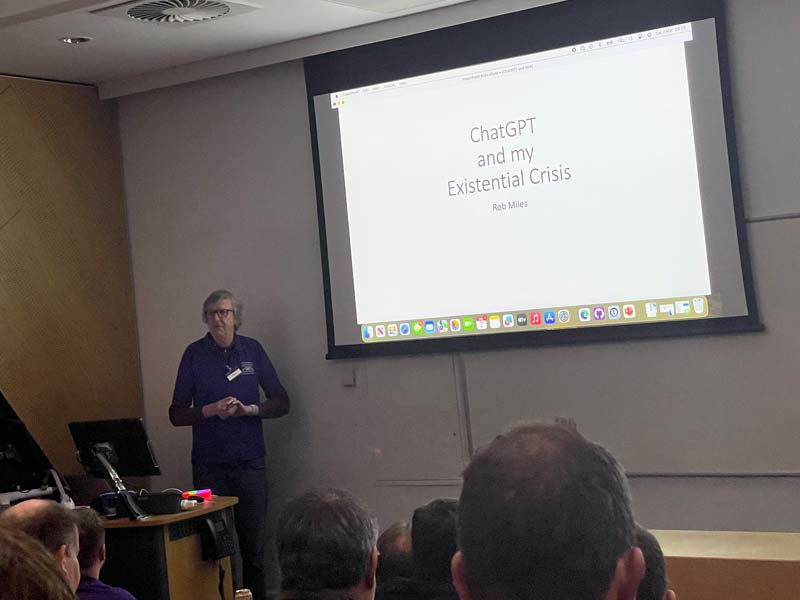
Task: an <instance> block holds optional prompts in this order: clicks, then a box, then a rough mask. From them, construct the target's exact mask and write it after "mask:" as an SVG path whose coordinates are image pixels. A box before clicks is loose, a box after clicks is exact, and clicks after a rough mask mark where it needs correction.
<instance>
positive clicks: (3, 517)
mask: <svg viewBox="0 0 800 600" xmlns="http://www.w3.org/2000/svg"><path fill="white" fill-rule="evenodd" d="M0 525H2V526H4V527H7V528H9V529H18V530H20V531H23V532H25V533H27V534H28V535H29V536H31V537H32V538H33V539H35V540H38V541H39V542H41V544H42V545H43V546H44V547H45V548H46V549H47V551H48V552H50V554H52V555H53V558H54V559H55V561H56V565H57V566H58V568H59V569H60V570H61V572H62V573H63V574H64V579H65V580H66V581H67V584H68V585H69V588H70V589H71V590H72V591H73V592H74V591H75V590H76V589H77V587H78V581H79V580H80V576H81V570H80V567H79V566H78V548H79V545H78V526H77V525H76V523H75V518H74V517H73V515H72V511H71V510H69V509H67V508H64V507H63V506H61V505H60V504H58V503H57V502H53V501H52V500H38V499H36V500H26V501H24V502H20V503H19V504H15V505H14V506H12V507H11V508H9V509H7V510H5V511H3V512H2V513H0Z"/></svg>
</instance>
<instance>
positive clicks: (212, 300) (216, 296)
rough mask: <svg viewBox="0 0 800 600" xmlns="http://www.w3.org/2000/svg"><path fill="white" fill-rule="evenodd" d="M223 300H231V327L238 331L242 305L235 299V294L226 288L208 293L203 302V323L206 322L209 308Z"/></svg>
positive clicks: (240, 323) (240, 322)
mask: <svg viewBox="0 0 800 600" xmlns="http://www.w3.org/2000/svg"><path fill="white" fill-rule="evenodd" d="M223 300H230V301H231V305H232V306H233V328H234V330H235V331H239V328H240V327H241V326H242V311H243V310H244V306H243V305H242V303H241V302H239V300H237V299H236V296H234V295H233V294H232V293H231V292H229V291H228V290H214V291H213V292H211V293H210V294H209V295H208V298H206V299H205V301H204V302H203V323H208V310H209V308H211V307H212V306H214V305H215V304H217V303H219V302H222V301H223Z"/></svg>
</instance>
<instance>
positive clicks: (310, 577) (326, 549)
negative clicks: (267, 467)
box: [275, 489, 378, 599]
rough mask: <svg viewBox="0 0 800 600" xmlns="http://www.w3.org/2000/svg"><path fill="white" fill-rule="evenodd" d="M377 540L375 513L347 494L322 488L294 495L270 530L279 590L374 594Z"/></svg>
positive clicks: (351, 595) (359, 594)
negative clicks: (275, 526) (274, 527)
mask: <svg viewBox="0 0 800 600" xmlns="http://www.w3.org/2000/svg"><path fill="white" fill-rule="evenodd" d="M377 539H378V524H377V521H376V519H375V517H373V516H372V513H371V512H370V511H369V510H368V509H367V508H366V507H365V506H364V505H363V504H362V503H361V502H360V501H359V500H357V499H356V498H355V497H353V496H352V495H350V494H349V493H347V492H345V491H343V490H337V489H322V490H314V491H311V492H307V493H305V494H303V495H302V496H300V497H299V498H295V499H294V500H292V501H291V502H289V504H287V505H286V507H285V508H284V509H283V511H282V512H281V515H280V517H279V518H278V525H277V531H276V534H275V544H276V547H277V552H278V562H279V564H280V570H281V591H282V592H284V593H286V592H289V593H294V594H297V593H301V594H314V593H320V594H330V593H336V592H346V593H347V594H348V595H349V596H350V597H352V598H354V599H356V598H372V597H374V594H375V569H376V567H377V562H378V551H377V549H376V547H375V544H376V542H377Z"/></svg>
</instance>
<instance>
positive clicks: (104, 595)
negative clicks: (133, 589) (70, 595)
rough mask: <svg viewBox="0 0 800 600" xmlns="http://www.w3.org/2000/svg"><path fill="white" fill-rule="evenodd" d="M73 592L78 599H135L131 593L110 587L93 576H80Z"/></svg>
mask: <svg viewBox="0 0 800 600" xmlns="http://www.w3.org/2000/svg"><path fill="white" fill-rule="evenodd" d="M75 594H76V595H77V597H78V600H136V598H134V597H133V595H132V594H131V593H130V592H128V591H126V590H123V589H122V588H118V587H111V586H110V585H106V584H105V583H103V582H102V581H100V580H98V579H95V578H94V577H86V576H83V577H81V582H80V583H79V584H78V589H77V590H76V592H75Z"/></svg>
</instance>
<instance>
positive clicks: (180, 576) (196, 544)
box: [101, 496, 238, 600]
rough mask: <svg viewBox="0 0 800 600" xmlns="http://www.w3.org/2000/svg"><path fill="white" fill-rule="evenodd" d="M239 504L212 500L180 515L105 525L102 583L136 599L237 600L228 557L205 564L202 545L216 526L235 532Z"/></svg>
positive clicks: (216, 498) (221, 497) (233, 501)
mask: <svg viewBox="0 0 800 600" xmlns="http://www.w3.org/2000/svg"><path fill="white" fill-rule="evenodd" d="M237 502H238V500H237V499H236V498H230V497H224V496H212V498H211V501H209V502H205V503H203V504H202V505H201V506H200V507H198V508H194V509H191V510H188V511H185V512H182V513H178V514H173V515H151V516H149V517H147V518H146V519H144V520H139V521H137V520H132V519H117V520H113V521H112V520H108V521H106V522H105V528H106V566H105V567H104V568H103V571H102V574H101V579H102V580H103V581H104V582H105V583H108V584H109V585H114V586H119V587H122V588H125V589H126V590H128V591H129V592H131V593H132V594H133V595H134V596H136V598H137V599H138V600H198V599H200V600H217V599H219V600H233V579H232V572H231V561H230V558H229V557H226V558H223V559H221V560H203V558H202V557H203V554H202V544H203V539H204V538H205V539H206V542H205V543H208V541H207V540H208V538H207V536H208V535H211V532H212V531H213V530H214V528H215V524H220V523H224V524H225V526H226V527H228V528H233V506H234V505H235V504H236V503H237Z"/></svg>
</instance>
